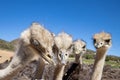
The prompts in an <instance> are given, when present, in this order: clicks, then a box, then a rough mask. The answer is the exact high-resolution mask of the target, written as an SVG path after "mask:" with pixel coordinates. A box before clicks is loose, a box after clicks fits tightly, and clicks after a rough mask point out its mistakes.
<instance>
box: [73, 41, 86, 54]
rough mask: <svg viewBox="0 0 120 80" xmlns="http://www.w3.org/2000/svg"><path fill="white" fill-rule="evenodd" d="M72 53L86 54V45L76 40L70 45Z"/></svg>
mask: <svg viewBox="0 0 120 80" xmlns="http://www.w3.org/2000/svg"><path fill="white" fill-rule="evenodd" d="M72 50H73V53H75V54H83V53H85V52H86V43H85V42H84V41H83V40H76V41H74V42H73V45H72Z"/></svg>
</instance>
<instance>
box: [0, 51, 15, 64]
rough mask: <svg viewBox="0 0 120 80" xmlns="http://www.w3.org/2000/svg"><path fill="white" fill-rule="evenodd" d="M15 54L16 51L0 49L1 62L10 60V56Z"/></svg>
mask: <svg viewBox="0 0 120 80" xmlns="http://www.w3.org/2000/svg"><path fill="white" fill-rule="evenodd" d="M13 55H14V52H12V51H7V50H0V63H3V62H5V61H6V60H10V58H11V57H12V56H13Z"/></svg>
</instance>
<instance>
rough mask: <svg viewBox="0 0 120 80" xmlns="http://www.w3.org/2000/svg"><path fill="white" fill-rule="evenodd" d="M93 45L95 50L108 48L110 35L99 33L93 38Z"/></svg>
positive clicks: (110, 42)
mask: <svg viewBox="0 0 120 80" xmlns="http://www.w3.org/2000/svg"><path fill="white" fill-rule="evenodd" d="M93 44H94V46H95V48H96V49H99V48H101V47H104V48H109V47H111V45H112V41H111V35H110V34H109V33H106V32H101V33H98V34H95V35H94V36H93Z"/></svg>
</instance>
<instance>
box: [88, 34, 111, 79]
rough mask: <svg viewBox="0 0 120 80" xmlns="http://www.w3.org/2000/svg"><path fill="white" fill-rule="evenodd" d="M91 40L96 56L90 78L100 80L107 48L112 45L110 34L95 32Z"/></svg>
mask: <svg viewBox="0 0 120 80" xmlns="http://www.w3.org/2000/svg"><path fill="white" fill-rule="evenodd" d="M93 42H94V46H95V48H96V58H95V62H94V66H93V71H92V72H93V73H92V76H91V78H90V80H101V77H102V72H103V67H104V63H105V58H106V54H107V50H108V49H109V48H110V47H111V45H112V41H111V35H110V34H109V33H106V32H101V33H98V34H95V35H94V36H93Z"/></svg>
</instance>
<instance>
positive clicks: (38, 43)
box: [21, 23, 54, 63]
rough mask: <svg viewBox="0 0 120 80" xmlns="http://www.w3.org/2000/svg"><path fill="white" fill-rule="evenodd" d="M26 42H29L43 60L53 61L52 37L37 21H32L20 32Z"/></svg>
mask: <svg viewBox="0 0 120 80" xmlns="http://www.w3.org/2000/svg"><path fill="white" fill-rule="evenodd" d="M21 39H24V42H26V44H30V45H31V46H32V47H33V48H34V49H36V51H37V52H38V55H40V56H41V57H42V58H43V60H44V61H45V62H46V61H47V62H49V63H53V61H52V59H51V53H52V46H53V44H54V37H53V35H52V33H50V32H49V31H48V30H47V29H45V28H44V27H43V26H41V25H40V24H38V23H33V24H32V25H31V27H30V28H29V29H27V30H26V31H24V32H23V33H22V34H21Z"/></svg>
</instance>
